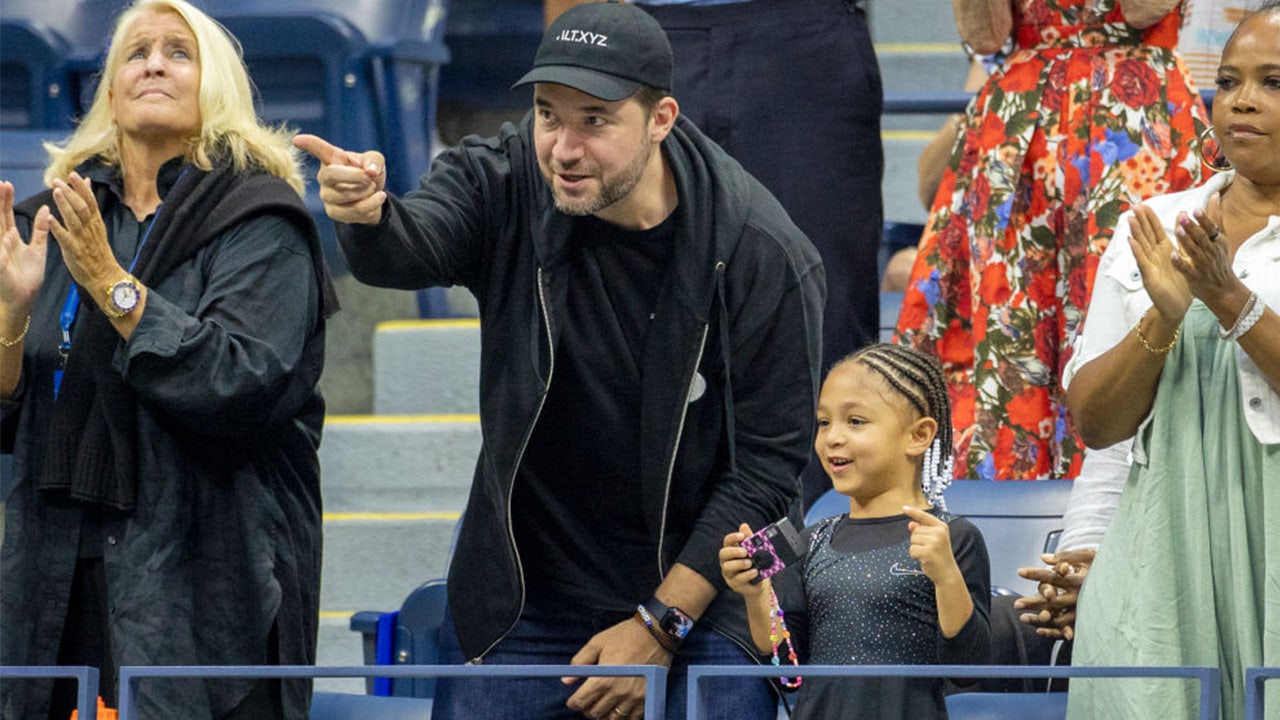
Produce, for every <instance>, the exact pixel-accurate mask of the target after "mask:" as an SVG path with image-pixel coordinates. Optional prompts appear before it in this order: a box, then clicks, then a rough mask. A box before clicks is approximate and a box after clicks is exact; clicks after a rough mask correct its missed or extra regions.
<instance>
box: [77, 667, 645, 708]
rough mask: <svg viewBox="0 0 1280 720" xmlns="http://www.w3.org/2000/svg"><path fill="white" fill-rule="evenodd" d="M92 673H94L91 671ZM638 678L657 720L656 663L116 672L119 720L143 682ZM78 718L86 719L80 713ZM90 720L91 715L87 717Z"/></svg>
mask: <svg viewBox="0 0 1280 720" xmlns="http://www.w3.org/2000/svg"><path fill="white" fill-rule="evenodd" d="M95 672H96V671H95ZM619 676H623V677H635V676H639V677H643V678H644V681H645V690H646V692H645V695H644V716H645V717H646V718H649V719H650V720H661V718H662V717H663V715H664V713H665V710H666V705H667V669H666V668H665V667H662V666H660V665H359V666H353V667H313V666H310V665H265V666H264V665H226V666H147V667H140V666H126V667H122V668H120V720H133V719H134V718H135V717H137V708H136V707H134V706H135V704H136V698H137V695H138V683H139V682H140V681H142V680H143V679H146V678H171V679H172V678H191V679H198V678H307V677H323V678H371V677H394V678H418V677H521V678H526V677H557V678H558V677H619ZM81 717H85V716H84V715H82V716H81ZM90 717H92V716H90Z"/></svg>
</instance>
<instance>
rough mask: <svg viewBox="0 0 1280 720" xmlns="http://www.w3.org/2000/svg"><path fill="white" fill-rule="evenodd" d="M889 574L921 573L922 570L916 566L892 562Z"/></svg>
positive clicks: (922, 572)
mask: <svg viewBox="0 0 1280 720" xmlns="http://www.w3.org/2000/svg"><path fill="white" fill-rule="evenodd" d="M889 574H890V575H923V574H924V571H923V570H921V569H920V568H918V567H903V565H902V563H894V564H893V567H890V568H889Z"/></svg>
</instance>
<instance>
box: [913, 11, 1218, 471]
mask: <svg viewBox="0 0 1280 720" xmlns="http://www.w3.org/2000/svg"><path fill="white" fill-rule="evenodd" d="M1014 3H1015V7H1014V33H1015V36H1014V39H1015V48H1014V50H1013V52H1012V53H1011V54H1010V56H1009V58H1008V60H1007V61H1006V62H1005V64H1004V66H1003V68H1002V69H1001V70H998V71H997V72H996V73H995V74H994V75H992V76H991V78H990V79H989V80H988V81H987V84H986V86H985V87H983V89H982V90H981V91H980V92H979V94H978V96H977V97H976V98H974V100H973V102H972V104H971V105H970V107H969V113H968V116H967V117H968V121H967V126H966V128H965V130H964V131H963V132H962V133H961V135H960V139H959V140H957V144H956V149H955V151H954V152H953V154H952V157H951V163H950V167H949V168H948V169H947V170H946V172H945V174H944V175H943V179H942V185H941V186H940V187H939V188H938V194H937V197H936V198H935V199H934V204H933V209H932V212H931V213H930V216H929V221H928V223H927V224H926V226H925V232H924V236H923V237H922V238H921V241H920V243H921V244H920V254H919V256H918V257H917V259H916V264H915V266H914V268H913V270H912V273H911V282H910V284H909V285H908V287H907V291H906V295H905V297H904V299H903V305H902V313H901V315H900V316H899V317H898V333H897V340H898V342H901V343H905V344H909V345H911V346H914V347H916V348H918V349H920V350H923V351H925V352H928V353H931V354H933V355H935V356H937V357H938V358H939V360H940V361H941V362H942V365H943V369H944V370H945V371H946V376H947V382H948V384H949V387H950V390H951V399H952V404H953V420H954V423H955V426H956V435H955V438H956V440H955V450H956V464H955V471H956V477H958V478H966V477H980V478H985V479H991V478H995V479H1033V478H1045V477H1075V475H1076V474H1077V473H1078V472H1079V469H1080V462H1081V459H1082V456H1083V449H1084V445H1083V443H1082V442H1081V441H1080V439H1079V436H1078V435H1077V434H1076V432H1075V428H1074V426H1073V424H1072V422H1071V418H1070V416H1069V414H1068V413H1067V411H1066V404H1065V401H1066V398H1065V394H1064V392H1063V391H1062V388H1061V383H1060V379H1061V377H1062V369H1063V368H1064V367H1065V366H1066V364H1067V361H1068V360H1069V359H1070V356H1071V343H1072V342H1073V341H1074V339H1075V336H1076V334H1077V333H1078V332H1079V331H1080V329H1081V323H1082V322H1083V320H1084V311H1085V306H1086V304H1087V302H1088V299H1089V293H1090V290H1091V288H1092V287H1093V276H1094V271H1095V269H1096V268H1097V264H1098V260H1099V258H1100V257H1101V256H1102V251H1103V250H1105V249H1106V246H1107V241H1108V240H1110V238H1111V234H1112V229H1113V227H1114V225H1115V223H1116V221H1117V219H1118V218H1119V216H1120V213H1121V212H1123V211H1124V210H1126V209H1127V208H1128V206H1129V203H1130V202H1132V201H1137V200H1143V199H1146V198H1148V197H1151V196H1153V195H1160V194H1163V193H1169V192H1175V191H1178V190H1183V189H1186V188H1188V187H1191V186H1193V185H1197V184H1199V182H1200V173H1201V170H1200V159H1199V153H1198V150H1197V147H1198V146H1197V136H1198V135H1199V133H1200V132H1201V131H1202V130H1203V129H1204V128H1205V127H1206V126H1207V116H1206V114H1205V109H1204V105H1203V103H1201V101H1200V97H1199V94H1198V93H1197V91H1196V90H1195V88H1194V86H1193V85H1192V82H1191V79H1190V73H1188V71H1187V68H1186V67H1185V66H1184V65H1183V63H1182V61H1181V60H1180V59H1179V58H1178V56H1177V55H1176V54H1175V53H1174V51H1173V48H1174V46H1175V45H1176V44H1177V40H1178V28H1179V25H1180V23H1181V21H1182V12H1181V8H1178V9H1175V10H1174V11H1173V12H1170V13H1169V14H1168V15H1167V16H1166V17H1165V18H1164V19H1163V20H1161V21H1160V22H1159V23H1157V24H1156V25H1154V26H1152V27H1150V28H1147V29H1146V30H1143V31H1140V30H1137V29H1135V28H1133V27H1131V26H1129V25H1127V24H1125V22H1124V19H1123V14H1122V13H1121V11H1120V8H1119V7H1118V6H1117V5H1116V0H1014Z"/></svg>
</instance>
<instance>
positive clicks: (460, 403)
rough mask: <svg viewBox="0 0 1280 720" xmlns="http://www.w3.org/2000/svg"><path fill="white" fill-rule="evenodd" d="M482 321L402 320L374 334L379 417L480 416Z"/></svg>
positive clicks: (375, 407)
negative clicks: (408, 415)
mask: <svg viewBox="0 0 1280 720" xmlns="http://www.w3.org/2000/svg"><path fill="white" fill-rule="evenodd" d="M479 407H480V321H479V320H472V319H461V320H402V321H393V322H384V323H379V324H378V326H377V328H376V329H375V331H374V334H373V411H374V414H375V415H394V414H405V413H441V414H458V413H477V412H479Z"/></svg>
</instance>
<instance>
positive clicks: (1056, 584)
mask: <svg viewBox="0 0 1280 720" xmlns="http://www.w3.org/2000/svg"><path fill="white" fill-rule="evenodd" d="M1094 552H1095V551H1093V550H1065V551H1063V552H1060V553H1057V554H1055V555H1047V554H1046V555H1041V558H1042V559H1043V560H1044V561H1045V563H1046V564H1047V565H1048V567H1043V568H1036V567H1025V568H1021V569H1019V570H1018V575H1020V576H1022V577H1024V578H1026V579H1028V580H1034V581H1035V582H1037V583H1039V587H1038V588H1037V590H1038V593H1037V594H1036V595H1029V596H1027V597H1021V598H1018V599H1017V600H1015V601H1014V603H1013V606H1014V608H1016V609H1018V610H1027V611H1029V612H1024V613H1023V614H1022V615H1021V616H1020V619H1021V620H1022V622H1024V623H1027V624H1029V625H1033V626H1035V628H1036V634H1038V635H1043V636H1045V637H1052V638H1062V639H1064V640H1070V639H1072V638H1073V637H1075V624H1076V603H1077V602H1079V599H1080V587H1081V586H1082V585H1083V584H1084V578H1085V575H1087V574H1088V572H1089V567H1090V566H1091V565H1092V564H1093V556H1094Z"/></svg>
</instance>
